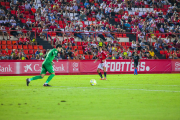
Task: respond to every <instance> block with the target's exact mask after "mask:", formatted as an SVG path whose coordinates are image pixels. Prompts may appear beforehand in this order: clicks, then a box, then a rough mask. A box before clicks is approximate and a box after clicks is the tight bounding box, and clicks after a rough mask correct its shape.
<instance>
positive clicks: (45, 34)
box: [41, 26, 51, 41]
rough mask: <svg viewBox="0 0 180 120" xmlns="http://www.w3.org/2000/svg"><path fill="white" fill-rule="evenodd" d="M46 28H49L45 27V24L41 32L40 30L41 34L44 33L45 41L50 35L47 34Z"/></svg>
mask: <svg viewBox="0 0 180 120" xmlns="http://www.w3.org/2000/svg"><path fill="white" fill-rule="evenodd" d="M48 30H49V29H48V28H46V26H44V27H43V29H42V32H41V35H44V36H45V37H46V39H47V41H48V37H49V38H50V39H51V36H50V35H49V34H47V33H48Z"/></svg>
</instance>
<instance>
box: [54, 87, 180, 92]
mask: <svg viewBox="0 0 180 120" xmlns="http://www.w3.org/2000/svg"><path fill="white" fill-rule="evenodd" d="M53 87H66V88H67V89H73V88H84V89H119V90H141V91H157V92H180V91H173V90H147V89H126V88H97V87H96V88H95V87H94V88H92V87H70V86H53Z"/></svg>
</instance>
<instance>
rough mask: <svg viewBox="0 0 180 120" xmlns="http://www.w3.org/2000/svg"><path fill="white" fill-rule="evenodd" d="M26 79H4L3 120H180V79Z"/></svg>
mask: <svg viewBox="0 0 180 120" xmlns="http://www.w3.org/2000/svg"><path fill="white" fill-rule="evenodd" d="M27 77H29V76H4V77H2V76H1V77H0V120H180V74H139V75H137V76H134V75H129V74H125V75H107V77H108V79H107V80H106V81H100V80H99V76H98V75H58V76H55V77H54V78H53V80H51V82H50V85H52V86H53V87H43V86H42V85H43V83H44V82H45V81H46V79H47V76H46V77H45V78H44V79H41V80H36V81H32V82H31V83H30V86H28V87H27V86H26V82H25V79H26V78H27ZM91 79H96V81H97V85H96V86H91V85H90V82H89V81H90V80H91Z"/></svg>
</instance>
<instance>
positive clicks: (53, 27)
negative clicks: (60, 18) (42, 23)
mask: <svg viewBox="0 0 180 120" xmlns="http://www.w3.org/2000/svg"><path fill="white" fill-rule="evenodd" d="M49 28H50V30H51V31H56V29H57V26H56V25H55V23H52V24H51V26H50V27H49Z"/></svg>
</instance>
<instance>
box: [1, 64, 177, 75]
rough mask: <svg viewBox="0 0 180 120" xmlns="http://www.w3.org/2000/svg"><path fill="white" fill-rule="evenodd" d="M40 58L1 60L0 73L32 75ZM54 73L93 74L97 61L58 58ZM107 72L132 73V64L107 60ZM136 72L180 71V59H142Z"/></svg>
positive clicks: (37, 69)
mask: <svg viewBox="0 0 180 120" xmlns="http://www.w3.org/2000/svg"><path fill="white" fill-rule="evenodd" d="M42 62H43V61H40V60H25V61H21V60H1V61H0V75H33V74H39V73H40V72H41V65H42ZM54 62H55V64H54V66H53V68H54V71H55V73H56V74H94V73H96V70H97V66H98V64H99V62H96V63H94V62H93V60H59V61H58V62H56V61H54ZM106 70H107V73H111V74H126V73H128V74H132V73H133V71H134V64H133V63H132V64H131V60H107V66H106ZM138 71H139V72H138V73H148V74H151V73H174V72H180V60H142V61H141V63H140V65H139V67H138Z"/></svg>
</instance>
